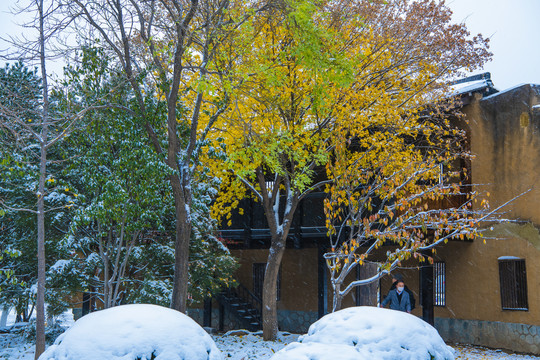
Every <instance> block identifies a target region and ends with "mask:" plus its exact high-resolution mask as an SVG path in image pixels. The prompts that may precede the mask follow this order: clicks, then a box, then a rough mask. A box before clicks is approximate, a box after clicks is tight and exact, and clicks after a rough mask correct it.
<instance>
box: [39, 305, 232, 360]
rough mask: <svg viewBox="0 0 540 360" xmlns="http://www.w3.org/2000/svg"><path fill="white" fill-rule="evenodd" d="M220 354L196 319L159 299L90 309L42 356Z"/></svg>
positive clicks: (44, 359) (91, 358)
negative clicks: (152, 303) (103, 308)
mask: <svg viewBox="0 0 540 360" xmlns="http://www.w3.org/2000/svg"><path fill="white" fill-rule="evenodd" d="M152 355H154V356H155V359H156V360H184V359H190V360H220V359H222V357H221V352H220V351H219V350H218V348H217V347H216V344H215V343H214V341H213V340H212V338H211V337H210V335H208V333H206V331H205V330H204V329H203V328H202V327H200V326H199V325H198V324H197V323H196V322H195V321H193V320H192V319H191V318H189V317H188V316H186V315H184V314H182V313H180V312H178V311H175V310H171V309H169V308H165V307H162V306H157V305H148V304H137V305H123V306H117V307H114V308H110V309H106V310H102V311H97V312H94V313H91V314H88V315H86V316H84V317H82V318H81V319H79V320H78V321H76V322H75V324H74V325H73V326H72V327H71V328H70V329H69V330H67V331H66V332H65V333H63V334H62V335H60V336H59V337H58V339H57V340H56V341H55V343H54V344H53V345H51V346H50V347H49V348H48V349H47V350H46V351H45V352H44V353H43V354H42V355H41V356H40V357H39V359H40V360H75V359H77V360H128V359H136V358H140V359H150V358H151V357H152Z"/></svg>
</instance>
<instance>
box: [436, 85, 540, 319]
mask: <svg viewBox="0 0 540 360" xmlns="http://www.w3.org/2000/svg"><path fill="white" fill-rule="evenodd" d="M539 103H540V87H538V86H531V85H523V86H521V87H518V88H515V89H511V90H509V91H506V92H504V93H499V94H496V95H494V96H490V97H487V98H485V99H481V98H479V97H476V98H475V99H474V100H473V101H472V102H471V104H470V105H468V106H466V107H465V108H464V113H465V115H466V121H467V122H468V125H467V131H468V133H469V139H470V146H471V153H472V155H473V156H474V158H473V160H472V162H471V175H472V183H473V184H475V185H474V190H475V191H477V192H479V193H484V194H485V193H487V192H489V193H490V196H489V197H486V198H487V199H488V201H489V204H490V207H491V209H495V208H497V207H498V206H500V205H502V204H504V203H506V202H507V201H509V200H511V199H512V198H514V197H515V196H517V195H519V194H521V193H523V192H525V191H528V192H527V193H526V194H524V195H522V196H521V197H519V198H517V199H515V200H514V201H512V202H511V203H510V204H508V205H506V206H505V207H504V208H503V209H501V212H503V213H504V214H503V216H504V217H505V218H507V219H511V220H513V221H516V222H515V223H506V224H499V225H493V224H484V226H485V227H486V228H491V227H493V231H487V232H486V233H485V243H484V241H483V240H484V239H476V240H475V241H474V242H472V243H459V242H451V243H450V244H448V245H447V246H445V247H442V248H440V249H439V250H438V258H439V259H442V260H444V261H445V262H446V267H447V277H446V287H447V306H446V307H443V308H436V312H435V316H438V317H454V318H458V319H472V320H488V321H503V322H513V323H524V324H534V325H540V235H539V233H538V227H539V226H540V185H538V182H539V180H540V108H539V107H538V106H536V105H538V104H539ZM535 106H536V107H535ZM500 256H515V257H519V258H522V259H525V262H526V270H527V287H528V303H529V311H511V310H504V311H503V310H502V308H501V299H500V293H499V291H500V283H499V268H498V258H499V257H500Z"/></svg>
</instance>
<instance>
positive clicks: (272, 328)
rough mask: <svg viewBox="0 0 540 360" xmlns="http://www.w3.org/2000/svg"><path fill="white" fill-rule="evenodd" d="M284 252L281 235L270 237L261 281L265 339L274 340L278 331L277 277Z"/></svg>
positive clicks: (283, 240)
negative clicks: (270, 241)
mask: <svg viewBox="0 0 540 360" xmlns="http://www.w3.org/2000/svg"><path fill="white" fill-rule="evenodd" d="M284 252H285V238H284V237H283V235H281V236H280V235H276V236H273V237H272V245H271V246H270V252H269V254H268V261H267V263H266V271H265V273H264V282H263V298H262V301H263V310H262V317H263V338H264V340H265V341H269V340H275V339H276V338H277V332H278V319H277V303H276V300H277V279H278V275H279V267H280V265H281V259H282V257H283V253H284Z"/></svg>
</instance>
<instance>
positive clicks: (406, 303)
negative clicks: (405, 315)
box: [381, 290, 411, 312]
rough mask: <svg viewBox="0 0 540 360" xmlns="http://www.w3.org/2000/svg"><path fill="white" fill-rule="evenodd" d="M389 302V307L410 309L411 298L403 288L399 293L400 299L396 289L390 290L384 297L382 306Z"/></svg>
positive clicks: (403, 309)
mask: <svg viewBox="0 0 540 360" xmlns="http://www.w3.org/2000/svg"><path fill="white" fill-rule="evenodd" d="M388 303H390V309H392V310H400V311H407V312H410V311H411V300H410V298H409V293H408V292H406V291H405V290H403V292H402V293H401V301H399V299H398V293H397V290H390V291H389V292H388V296H387V297H385V298H384V300H383V302H382V304H381V305H382V306H383V307H385V306H386V305H388Z"/></svg>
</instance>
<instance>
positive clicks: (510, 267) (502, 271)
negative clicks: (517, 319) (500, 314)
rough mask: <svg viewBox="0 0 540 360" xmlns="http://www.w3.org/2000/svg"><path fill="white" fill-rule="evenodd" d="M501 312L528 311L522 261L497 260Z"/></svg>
mask: <svg viewBox="0 0 540 360" xmlns="http://www.w3.org/2000/svg"><path fill="white" fill-rule="evenodd" d="M499 279H500V285H501V305H502V309H503V310H529V304H528V300H527V271H526V270H525V260H524V259H499Z"/></svg>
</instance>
